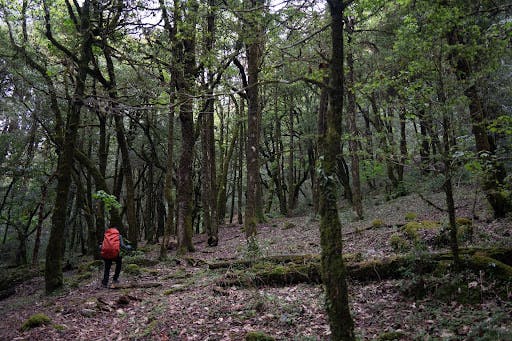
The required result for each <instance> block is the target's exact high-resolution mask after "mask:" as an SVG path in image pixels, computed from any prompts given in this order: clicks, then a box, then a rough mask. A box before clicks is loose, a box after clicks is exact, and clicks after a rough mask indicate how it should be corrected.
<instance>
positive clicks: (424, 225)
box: [420, 220, 441, 229]
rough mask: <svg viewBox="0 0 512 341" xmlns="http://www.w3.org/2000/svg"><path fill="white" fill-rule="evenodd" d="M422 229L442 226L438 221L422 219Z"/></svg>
mask: <svg viewBox="0 0 512 341" xmlns="http://www.w3.org/2000/svg"><path fill="white" fill-rule="evenodd" d="M420 225H421V227H420V228H421V229H437V228H439V227H441V224H439V223H438V222H437V221H432V220H422V221H420Z"/></svg>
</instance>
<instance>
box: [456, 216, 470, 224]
mask: <svg viewBox="0 0 512 341" xmlns="http://www.w3.org/2000/svg"><path fill="white" fill-rule="evenodd" d="M455 222H456V223H457V225H458V226H460V225H472V221H471V219H469V218H466V217H460V218H457V219H456V220H455Z"/></svg>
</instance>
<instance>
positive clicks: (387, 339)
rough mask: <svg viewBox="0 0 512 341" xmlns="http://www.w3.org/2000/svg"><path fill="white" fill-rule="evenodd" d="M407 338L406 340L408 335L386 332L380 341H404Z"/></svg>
mask: <svg viewBox="0 0 512 341" xmlns="http://www.w3.org/2000/svg"><path fill="white" fill-rule="evenodd" d="M405 338H406V335H405V334H404V333H402V332H386V333H384V334H380V336H379V338H378V340H379V341H393V340H402V339H405Z"/></svg>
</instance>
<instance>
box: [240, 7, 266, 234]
mask: <svg viewBox="0 0 512 341" xmlns="http://www.w3.org/2000/svg"><path fill="white" fill-rule="evenodd" d="M249 2H250V5H251V7H252V8H253V10H254V13H256V14H257V15H256V14H253V15H255V19H253V20H251V25H250V26H251V32H252V34H253V36H252V37H251V41H250V42H249V43H248V44H247V46H246V51H247V52H246V53H247V66H248V78H247V80H248V84H247V86H248V87H247V90H246V92H247V100H248V110H247V144H246V162H247V188H246V191H247V201H246V205H245V225H244V229H245V236H246V238H247V239H250V238H254V236H255V235H256V233H257V230H256V224H257V222H258V216H257V205H258V202H257V201H258V192H260V191H261V188H260V186H259V181H260V172H259V170H260V161H259V144H260V115H261V111H260V98H259V86H258V78H259V72H260V70H259V68H260V63H261V58H262V53H263V29H262V27H261V26H262V24H261V23H260V22H259V20H260V19H261V15H262V12H261V8H259V7H260V6H262V5H263V1H262V0H250V1H249Z"/></svg>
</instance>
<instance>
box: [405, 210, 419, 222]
mask: <svg viewBox="0 0 512 341" xmlns="http://www.w3.org/2000/svg"><path fill="white" fill-rule="evenodd" d="M417 217H418V214H417V213H414V212H407V213H406V214H405V220H406V221H413V220H415V219H416V218H417Z"/></svg>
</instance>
